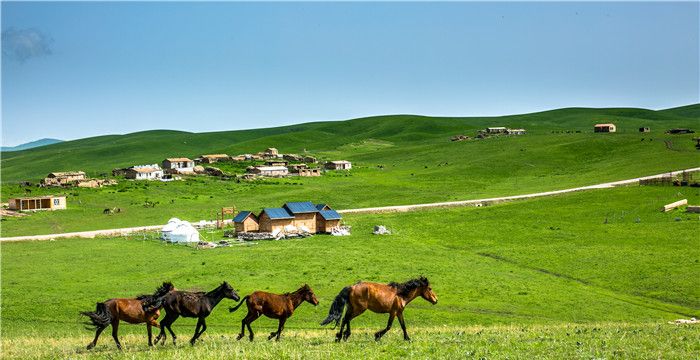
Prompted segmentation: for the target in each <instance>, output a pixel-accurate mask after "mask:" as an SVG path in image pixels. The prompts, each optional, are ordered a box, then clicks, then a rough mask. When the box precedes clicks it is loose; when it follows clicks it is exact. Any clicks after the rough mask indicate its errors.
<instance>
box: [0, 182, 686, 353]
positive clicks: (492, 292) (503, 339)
mask: <svg viewBox="0 0 700 360" xmlns="http://www.w3.org/2000/svg"><path fill="white" fill-rule="evenodd" d="M680 198H687V199H688V200H689V202H690V203H692V204H697V203H700V189H698V188H687V187H686V188H679V187H661V186H629V187H621V188H614V189H606V190H596V191H589V192H581V193H572V194H566V195H560V196H554V197H548V198H540V199H532V200H526V201H519V202H511V203H504V204H498V205H493V206H488V207H481V208H450V209H431V210H425V211H416V212H408V213H385V214H372V215H370V214H356V215H351V216H347V217H346V222H347V223H348V224H349V225H351V226H352V227H353V234H352V235H351V236H349V237H332V236H321V235H319V236H314V237H311V238H307V239H303V240H284V241H260V242H257V243H254V244H253V243H246V244H242V245H235V246H232V247H229V248H219V249H210V250H195V249H193V248H189V247H186V246H178V245H167V244H163V243H160V242H159V241H157V240H152V239H150V238H149V236H144V235H133V236H130V237H124V238H98V239H89V240H86V239H67V240H58V241H36V242H21V243H4V244H2V264H1V265H0V266H1V268H0V269H1V270H2V280H1V281H2V282H1V285H2V290H3V292H2V300H3V306H2V310H3V312H2V351H3V354H4V355H3V357H7V358H47V357H57V358H83V357H88V356H90V357H93V356H97V357H100V358H150V357H154V356H158V357H165V358H191V359H203V358H212V357H224V356H225V357H231V356H237V357H244V358H271V357H279V358H318V359H320V358H348V357H360V356H361V357H368V358H390V357H398V356H410V357H418V358H455V357H460V358H533V357H537V358H552V359H560V358H625V359H628V358H640V359H643V358H678V359H681V358H683V359H687V358H697V354H698V351H700V345H699V344H700V341H698V340H700V327H698V326H692V325H690V326H677V325H671V324H667V322H668V321H672V320H674V319H678V318H689V317H691V316H696V317H697V316H698V315H700V278H698V276H697V274H698V273H700V239H699V238H698V236H697V234H698V229H700V218H699V217H698V215H697V214H688V213H685V212H683V210H682V209H679V210H675V211H672V212H669V213H662V212H660V211H659V209H660V207H661V206H662V205H664V204H666V203H669V202H672V201H675V200H678V199H680ZM377 224H383V225H386V226H387V227H388V228H389V229H390V230H392V231H393V234H392V235H390V236H375V235H371V229H372V226H373V225H377ZM202 235H203V236H205V237H213V238H214V240H216V239H217V238H218V236H219V234H218V233H215V234H208V233H204V234H202ZM419 274H424V275H426V276H428V277H429V278H430V280H431V283H432V286H433V289H434V290H435V292H436V293H437V295H438V297H439V302H438V304H437V305H430V304H429V303H428V302H426V301H424V300H422V299H416V300H415V301H414V302H413V303H411V304H410V305H409V306H408V308H407V310H406V313H405V314H406V315H405V316H406V322H407V326H408V331H409V334H410V335H411V337H412V339H413V341H412V342H410V343H405V342H403V341H402V340H401V336H400V333H401V331H400V327H399V326H398V324H395V326H394V328H392V330H391V331H390V332H389V333H388V334H387V336H385V337H384V339H383V340H382V341H381V342H380V343H375V342H374V341H373V338H372V333H373V332H374V331H377V330H379V329H381V328H383V327H384V326H385V324H386V315H376V314H371V313H368V314H365V315H363V316H361V317H359V318H358V319H356V320H355V321H354V322H353V325H354V326H353V336H352V337H351V338H350V340H349V341H348V342H347V343H343V344H335V343H333V334H334V331H333V330H331V329H330V328H320V327H319V325H318V323H319V322H320V321H321V320H322V319H323V318H324V317H325V315H326V313H327V311H328V308H329V305H330V302H331V301H332V299H333V298H334V296H335V295H336V294H337V293H338V291H339V290H340V289H341V288H342V287H343V286H345V285H347V284H351V283H354V282H356V281H358V280H369V281H381V282H388V281H392V280H397V281H402V280H406V279H408V278H411V277H414V276H417V275H419ZM164 280H172V281H173V282H174V284H175V285H176V286H177V287H178V288H180V289H196V290H209V289H211V288H214V287H215V286H217V285H218V284H219V283H220V282H221V281H223V280H227V281H229V282H230V283H232V284H233V286H234V287H235V288H236V289H237V290H238V292H239V293H240V294H241V295H244V294H247V293H249V292H251V291H253V290H268V291H273V292H284V291H292V290H294V289H296V288H297V287H299V286H300V285H302V284H304V283H308V284H309V285H311V286H312V288H313V289H314V291H315V292H316V294H317V296H318V298H319V300H320V302H321V303H320V305H319V306H318V307H313V306H311V305H309V304H303V305H302V306H300V307H299V309H298V310H297V312H296V313H295V315H294V316H293V317H292V318H291V319H290V320H289V321H288V322H287V326H286V330H285V333H284V334H283V337H282V341H281V342H280V343H269V342H267V341H266V340H265V338H264V335H265V334H267V333H269V332H270V331H272V330H274V329H275V328H276V322H275V321H272V320H269V319H259V320H258V321H256V322H255V323H253V329H254V331H256V336H257V337H256V340H255V341H254V342H253V343H248V342H244V341H242V342H236V341H235V340H234V339H235V335H236V334H237V333H238V331H239V330H240V320H241V319H242V317H243V316H244V315H245V313H244V312H243V311H242V310H239V311H238V312H236V313H233V314H230V313H229V312H228V311H227V307H228V306H230V305H232V304H233V302H232V301H229V300H223V301H222V303H221V304H220V305H219V307H218V308H217V309H216V310H215V311H214V312H213V314H212V315H211V316H210V317H209V318H208V325H209V327H208V330H207V332H206V333H205V334H204V335H203V336H202V339H203V341H202V342H201V343H198V344H197V345H196V346H195V347H194V348H191V347H190V345H189V344H188V343H186V341H187V340H189V338H190V337H191V335H192V332H193V331H194V326H195V321H194V320H192V319H179V320H178V321H177V322H176V323H175V325H174V327H173V328H174V330H175V332H176V333H177V334H178V340H179V341H180V342H179V344H178V345H177V346H176V347H173V346H172V344H171V343H168V344H167V345H166V346H158V347H156V348H155V349H152V350H149V349H148V347H147V345H146V338H145V327H144V326H140V325H139V326H136V325H134V326H126V325H124V326H121V327H120V333H121V334H123V335H122V336H123V339H122V344H123V345H124V346H125V348H126V351H125V352H124V353H123V354H122V353H119V352H118V351H116V348H115V347H114V344H113V342H112V341H111V339H110V337H109V336H108V334H106V335H103V337H102V338H101V339H100V341H99V342H98V346H97V347H96V348H95V349H94V350H93V351H90V352H88V351H86V350H85V349H84V346H85V345H86V344H87V343H88V342H89V341H90V339H91V337H92V335H93V334H92V333H91V332H90V331H88V330H85V329H84V328H83V327H82V325H81V323H80V319H79V318H78V316H77V313H78V311H81V310H90V309H92V308H94V303H95V302H97V301H101V300H104V299H107V298H110V297H126V296H134V295H136V294H139V293H146V292H151V291H152V290H153V288H155V287H156V285H158V284H159V283H160V282H161V281H164Z"/></svg>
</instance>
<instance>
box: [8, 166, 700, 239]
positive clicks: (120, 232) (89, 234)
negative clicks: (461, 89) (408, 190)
mask: <svg viewBox="0 0 700 360" xmlns="http://www.w3.org/2000/svg"><path fill="white" fill-rule="evenodd" d="M684 171H686V172H696V171H700V167H696V168H692V169H685V170H678V171H672V172H667V173H663V174H657V175H651V176H644V177H638V178H634V179H627V180H620V181H613V182H607V183H603V184H597V185H589V186H581V187H576V188H570V189H564V190H555V191H545V192H539V193H533V194H524V195H513V196H502V197H495V198H488V199H474V200H463V201H448V202H436V203H428V204H415V205H397V206H382V207H371V208H361V209H345V210H338V212H339V213H342V214H363V213H380V212H405V211H414V210H420V209H429V208H439V207H454V206H484V205H491V204H496V203H500V202H505V201H513V200H522V199H532V198H538V197H543V196H552V195H559V194H566V193H570V192H576V191H586V190H595V189H607V188H612V187H615V186H623V185H630V184H635V183H638V182H639V180H646V179H655V178H660V177H663V176H669V175H672V176H674V175H678V174H681V173H682V172H684ZM162 227H163V225H152V226H138V227H131V228H121V229H108V230H94V231H80V232H72V233H62V234H48V235H28V236H15V237H6V238H0V241H2V242H6V241H28V240H54V239H60V238H71V237H81V238H94V237H95V236H124V235H128V234H131V233H136V232H141V231H154V230H160V229H161V228H162Z"/></svg>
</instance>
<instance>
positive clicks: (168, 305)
mask: <svg viewBox="0 0 700 360" xmlns="http://www.w3.org/2000/svg"><path fill="white" fill-rule="evenodd" d="M223 298H227V299H232V300H234V301H238V300H239V299H240V297H239V296H238V294H237V293H236V291H235V290H233V288H232V287H231V285H229V284H228V283H227V282H225V281H224V282H223V283H222V284H221V285H219V286H218V287H217V288H216V289H214V290H212V291H210V292H208V293H204V292H187V291H173V292H171V293H168V294H167V295H166V296H165V297H164V298H163V309H165V317H164V318H163V320H161V321H160V333H159V334H158V337H156V343H158V340H160V339H161V338H162V339H163V343H165V339H166V337H167V335H165V329H166V328H167V329H168V331H170V335H172V336H173V345H175V340H176V339H177V336H175V333H174V332H173V329H172V327H170V326H171V325H172V324H173V323H174V322H175V320H177V318H178V317H180V316H183V317H193V318H194V317H196V318H198V321H197V327H196V328H195V330H194V336H193V337H192V339H191V340H190V344H192V345H194V342H195V341H197V339H198V338H199V337H200V336H201V335H202V333H203V332H204V331H205V330H206V329H207V323H206V321H205V319H206V317H207V316H209V314H211V312H212V310H214V307H216V305H218V304H219V302H220V301H221V300H222V299H223ZM200 328H201V331H200Z"/></svg>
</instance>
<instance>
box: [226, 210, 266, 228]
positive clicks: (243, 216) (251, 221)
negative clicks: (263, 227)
mask: <svg viewBox="0 0 700 360" xmlns="http://www.w3.org/2000/svg"><path fill="white" fill-rule="evenodd" d="M233 224H234V227H235V229H236V232H255V231H258V230H260V221H259V220H258V217H257V216H255V214H253V213H252V212H251V211H241V212H239V213H238V215H236V217H234V218H233Z"/></svg>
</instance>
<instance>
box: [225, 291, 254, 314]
mask: <svg viewBox="0 0 700 360" xmlns="http://www.w3.org/2000/svg"><path fill="white" fill-rule="evenodd" d="M249 297H250V295H246V296H244V297H243V299H241V302H239V303H238V305H236V306H234V307H230V308H228V312H234V311H236V310H238V308H239V307H241V305H243V303H244V302H245V301H246V300H248V298H249Z"/></svg>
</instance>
